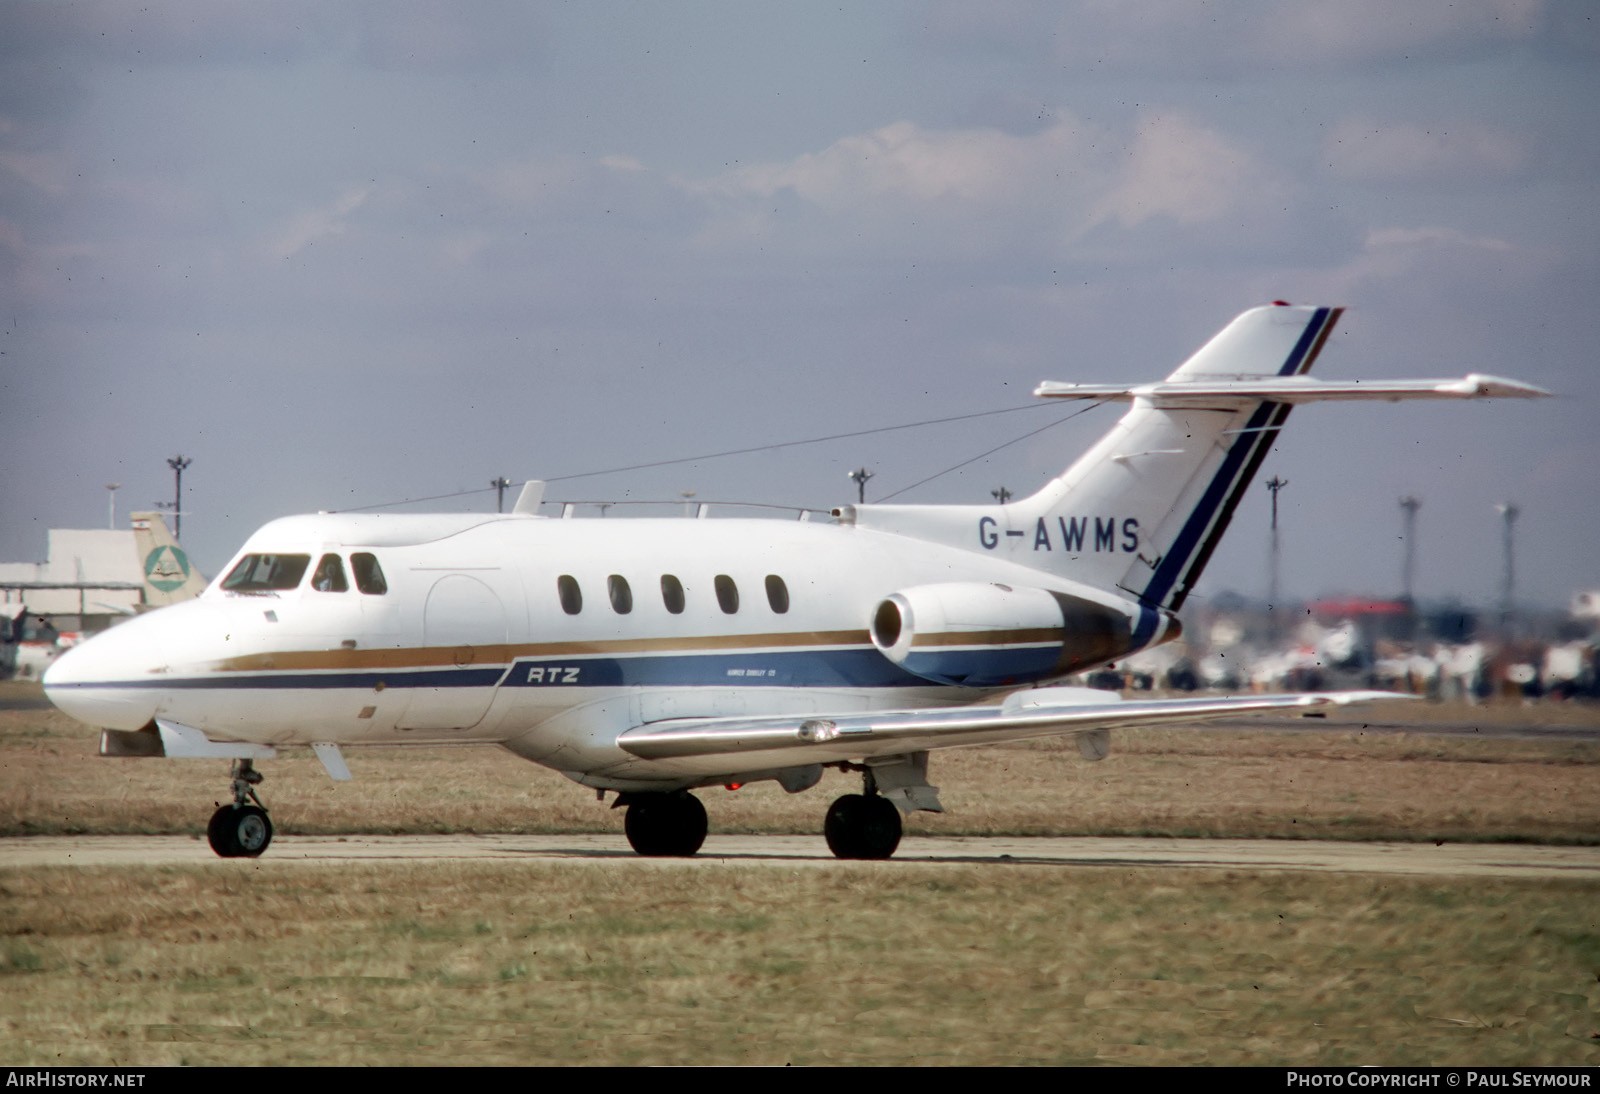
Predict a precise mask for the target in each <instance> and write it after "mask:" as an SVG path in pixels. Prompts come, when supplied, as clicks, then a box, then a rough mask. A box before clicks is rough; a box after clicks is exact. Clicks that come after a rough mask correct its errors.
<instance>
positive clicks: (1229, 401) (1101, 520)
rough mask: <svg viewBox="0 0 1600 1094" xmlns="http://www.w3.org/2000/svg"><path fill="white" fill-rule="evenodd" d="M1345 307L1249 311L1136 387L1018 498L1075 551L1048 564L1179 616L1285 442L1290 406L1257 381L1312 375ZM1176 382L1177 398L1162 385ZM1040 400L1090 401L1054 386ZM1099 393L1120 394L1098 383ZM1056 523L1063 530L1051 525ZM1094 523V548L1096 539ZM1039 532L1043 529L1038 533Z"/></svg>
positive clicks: (1037, 521)
mask: <svg viewBox="0 0 1600 1094" xmlns="http://www.w3.org/2000/svg"><path fill="white" fill-rule="evenodd" d="M1343 312H1344V309H1343V308H1312V307H1288V306H1281V305H1280V306H1272V307H1263V308H1255V309H1253V310H1251V311H1247V312H1245V313H1244V314H1243V315H1241V316H1239V317H1238V318H1237V319H1235V320H1234V321H1233V322H1232V323H1229V324H1228V325H1227V326H1226V327H1224V328H1223V329H1222V331H1221V332H1220V333H1219V334H1217V335H1216V336H1215V337H1214V338H1212V339H1211V340H1210V341H1209V342H1207V343H1206V344H1205V345H1204V346H1202V347H1201V348H1200V349H1199V351H1198V352H1196V353H1195V354H1194V356H1192V357H1190V358H1189V359H1188V360H1187V361H1185V362H1184V363H1183V364H1182V365H1181V366H1179V368H1178V370H1177V371H1176V372H1174V373H1173V374H1172V375H1171V376H1169V377H1167V380H1166V383H1164V384H1161V385H1149V386H1147V388H1146V390H1145V391H1144V392H1142V393H1141V392H1140V391H1139V389H1132V390H1131V392H1130V393H1129V395H1128V396H1127V397H1129V398H1131V401H1132V402H1133V407H1132V409H1131V410H1129V411H1128V413H1127V414H1125V415H1123V417H1122V420H1121V421H1119V422H1118V423H1117V425H1116V428H1114V429H1113V430H1112V431H1111V433H1110V434H1109V435H1107V436H1106V437H1105V438H1104V439H1102V440H1101V441H1100V443H1099V444H1097V445H1096V446H1095V447H1094V448H1092V449H1090V450H1089V451H1088V452H1087V453H1085V454H1084V456H1083V457H1082V458H1081V459H1079V460H1078V461H1077V462H1076V463H1074V464H1073V465H1072V466H1071V467H1070V468H1068V470H1067V471H1066V473H1065V474H1063V475H1061V476H1060V477H1059V478H1057V479H1055V480H1054V481H1053V482H1051V483H1049V484H1048V485H1047V486H1045V488H1044V489H1043V490H1041V491H1039V492H1038V493H1037V494H1035V495H1033V497H1031V498H1028V499H1025V500H1024V501H1023V502H1021V503H1020V504H1021V505H1022V506H1024V507H1026V510H1027V512H1028V514H1029V515H1032V516H1033V517H1034V518H1035V524H1036V525H1040V524H1043V525H1045V527H1046V531H1047V533H1048V532H1050V531H1054V532H1055V533H1056V534H1057V535H1059V536H1060V537H1062V539H1063V540H1064V541H1066V540H1068V539H1071V540H1073V541H1074V542H1070V543H1069V542H1063V547H1067V548H1076V557H1074V551H1073V550H1066V551H1060V552H1057V551H1052V552H1050V553H1051V554H1053V555H1054V556H1055V557H1054V558H1052V559H1050V560H1049V561H1045V560H1043V559H1041V560H1040V562H1039V563H1035V565H1039V564H1040V563H1043V568H1045V569H1050V570H1055V571H1056V572H1058V573H1061V574H1062V575H1063V576H1070V577H1073V578H1075V579H1077V580H1087V581H1089V582H1091V583H1094V584H1099V585H1116V586H1118V587H1119V588H1121V589H1122V590H1123V591H1125V592H1128V593H1131V594H1133V595H1134V596H1136V597H1137V598H1138V599H1139V600H1140V601H1142V602H1143V603H1145V604H1146V605H1148V606H1150V607H1158V608H1165V609H1167V610H1168V611H1177V610H1178V609H1179V608H1181V607H1182V606H1183V602H1184V600H1185V599H1186V598H1187V597H1188V595H1189V590H1190V589H1192V588H1193V587H1194V584H1195V582H1196V581H1198V580H1199V578H1200V573H1201V571H1202V570H1203V569H1204V568H1205V565H1206V563H1207V562H1208V561H1209V560H1210V558H1211V553H1212V551H1214V550H1215V549H1216V546H1217V542H1218V541H1219V540H1220V539H1221V538H1222V533H1223V532H1225V531H1226V530H1227V528H1228V522H1229V521H1230V520H1232V518H1233V512H1234V510H1235V509H1236V508H1237V507H1238V505H1239V501H1240V499H1241V498H1242V497H1243V496H1244V492H1245V490H1246V489H1247V488H1248V487H1249V485H1250V483H1251V481H1252V480H1253V479H1254V478H1255V475H1256V472H1257V470H1259V469H1260V467H1261V462H1262V460H1264V459H1265V458H1266V455H1267V453H1268V452H1269V451H1270V450H1271V448H1272V445H1273V444H1274V442H1276V441H1277V439H1278V430H1279V429H1281V428H1282V427H1283V423H1284V421H1285V420H1287V418H1288V417H1289V411H1290V409H1291V405H1292V404H1291V403H1289V402H1280V401H1276V400H1272V399H1264V398H1261V392H1260V388H1261V386H1262V385H1260V384H1259V383H1258V382H1259V381H1267V384H1266V386H1268V387H1270V386H1272V384H1273V381H1276V380H1280V379H1283V378H1290V377H1298V376H1304V375H1305V373H1307V372H1308V371H1309V370H1310V368H1311V366H1312V365H1313V364H1314V363H1315V362H1316V359H1317V356H1318V354H1320V353H1321V352H1322V347H1323V346H1324V345H1326V343H1327V340H1328V336H1329V335H1330V334H1331V333H1332V332H1333V328H1334V325H1335V324H1336V323H1337V322H1338V321H1339V317H1340V315H1342V314H1343ZM1166 388H1178V391H1177V392H1175V393H1171V394H1166V393H1164V392H1162V390H1161V389H1166ZM1039 394H1041V395H1047V396H1053V397H1057V398H1072V397H1075V396H1076V397H1079V398H1082V397H1085V393H1084V392H1082V391H1081V390H1079V389H1073V390H1067V389H1063V388H1062V387H1059V386H1054V385H1046V386H1044V387H1042V388H1041V389H1040V391H1039ZM1088 397H1093V398H1102V399H1105V398H1121V397H1124V396H1123V394H1122V392H1121V391H1119V390H1117V389H1109V390H1107V389H1100V390H1099V391H1098V392H1097V393H1096V394H1094V395H1092V396H1088ZM1052 525H1053V528H1052V527H1051V526H1052ZM1091 525H1093V531H1094V539H1093V544H1092V548H1091V545H1090V541H1089V533H1090V526H1091ZM1035 531H1036V532H1037V528H1036V529H1035Z"/></svg>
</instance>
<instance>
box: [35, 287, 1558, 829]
mask: <svg viewBox="0 0 1600 1094" xmlns="http://www.w3.org/2000/svg"><path fill="white" fill-rule="evenodd" d="M1340 311H1341V309H1338V308H1326V307H1291V306H1288V305H1282V304H1279V305H1273V306H1270V307H1262V308H1256V309H1254V310H1252V311H1248V312H1246V313H1245V314H1243V315H1241V316H1240V317H1239V318H1237V319H1235V320H1234V321H1233V322H1232V323H1230V324H1229V325H1228V326H1227V327H1226V328H1225V329H1224V330H1223V331H1222V332H1221V333H1220V334H1218V335H1217V336H1216V337H1214V338H1212V339H1211V341H1210V342H1208V343H1207V344H1206V345H1205V346H1204V347H1202V348H1201V349H1200V351H1199V352H1198V353H1196V354H1195V355H1194V356H1193V357H1191V358H1189V360H1188V361H1187V362H1185V363H1184V364H1183V366H1182V367H1180V368H1179V369H1178V370H1177V371H1176V372H1174V373H1173V374H1172V375H1171V376H1169V377H1168V378H1167V379H1166V380H1164V381H1161V382H1157V383H1149V384H1142V385H1137V386H1131V387H1118V386H1095V385H1080V384H1062V383H1046V384H1044V385H1042V386H1041V387H1040V388H1039V389H1038V391H1037V392H1036V394H1038V395H1040V396H1043V397H1045V398H1053V399H1089V400H1100V401H1117V402H1127V403H1131V404H1132V405H1131V408H1130V409H1129V410H1128V411H1127V412H1126V413H1125V414H1124V415H1123V417H1122V418H1121V419H1120V420H1119V421H1118V422H1117V423H1116V425H1115V426H1114V427H1113V428H1112V429H1111V431H1110V432H1109V433H1107V434H1106V436H1105V437H1104V438H1102V439H1101V440H1100V442H1099V443H1098V444H1096V445H1095V446H1094V447H1093V448H1092V449H1090V450H1089V452H1088V453H1087V454H1086V455H1084V456H1083V457H1082V458H1080V459H1079V460H1078V461H1077V462H1076V463H1074V464H1073V465H1072V466H1071V467H1069V468H1068V469H1067V470H1066V471H1065V472H1064V473H1062V474H1061V475H1060V476H1058V477H1057V478H1055V479H1053V480H1052V481H1051V482H1050V483H1048V484H1047V485H1046V486H1045V487H1044V488H1043V489H1042V490H1040V491H1039V492H1038V493H1036V494H1034V495H1033V496H1032V497H1029V498H1025V499H1023V500H1020V501H1013V502H1011V503H1010V504H995V505H975V506H969V505H939V506H933V505H892V506H891V505H854V506H851V505H846V506H842V507H840V508H839V509H837V510H835V511H834V513H833V518H834V519H833V520H832V522H821V521H819V522H815V523H812V522H806V521H795V522H788V521H776V520H716V521H708V520H683V519H664V520H627V521H617V520H560V519H546V518H541V517H539V516H537V515H536V510H537V509H538V506H539V503H540V500H541V498H542V491H543V484H542V483H538V482H531V483H529V484H528V486H527V487H525V489H524V492H523V496H522V497H521V498H520V499H519V502H518V504H517V507H516V510H515V511H514V512H512V513H510V514H506V515H503V516H502V515H469V514H446V515H435V516H405V515H383V516H374V515H350V514H325V515H317V516H298V517H287V518H284V519H281V520H276V521H273V522H272V523H270V524H268V525H266V526H265V527H264V528H262V529H261V530H260V531H258V532H257V533H256V534H255V535H253V536H251V537H250V539H249V541H248V542H246V543H245V545H244V547H243V548H242V549H241V550H240V552H239V554H238V556H237V557H236V558H235V559H234V561H233V562H232V563H231V564H230V565H229V566H228V567H227V568H226V569H225V570H224V571H223V576H222V577H220V578H219V579H217V580H216V581H214V582H213V583H212V584H211V585H210V587H208V588H207V589H206V591H205V592H204V593H203V594H202V595H201V596H200V597H199V598H198V599H196V600H192V601H189V602H186V603H182V604H177V605H174V606H172V607H169V608H163V609H161V610H160V611H157V612H152V613H150V614H148V615H144V616H141V617H139V618H137V619H132V620H130V621H128V622H126V623H124V624H122V625H120V626H118V627H115V628H112V629H111V630H110V631H107V632H106V633H105V634H102V635H100V636H98V637H96V638H94V639H92V640H90V641H88V642H86V643H84V644H83V645H81V646H79V647H77V648H75V649H73V650H71V651H70V652H68V653H67V654H65V655H64V656H62V657H61V658H60V659H59V660H57V661H56V662H55V664H54V665H53V666H51V668H50V670H49V672H48V673H47V674H46V676H45V680H44V684H45V689H46V692H47V693H48V695H49V697H50V700H51V701H52V702H53V703H55V704H56V706H58V707H60V708H61V709H62V710H63V711H65V712H66V713H67V714H69V715H71V716H73V717H74V718H77V719H79V720H81V721H84V722H87V723H90V724H92V725H96V726H101V727H107V728H106V729H105V732H104V733H103V734H102V737H101V749H100V750H101V754H102V755H107V756H169V757H218V758H225V759H231V760H232V761H233V801H232V802H231V803H229V804H225V805H223V806H222V807H221V808H220V809H218V810H217V812H216V814H215V816H213V817H212V819H211V823H210V828H209V836H210V841H211V845H212V847H213V848H214V849H215V850H216V852H217V853H218V854H219V855H224V856H230V857H231V856H251V855H259V854H260V853H261V852H262V851H264V850H265V849H266V847H267V845H268V843H269V842H270V841H271V838H272V825H271V822H270V820H269V819H268V816H267V813H266V810H265V808H264V807H263V806H262V805H261V802H260V799H259V798H258V797H257V795H256V792H255V786H256V785H257V784H259V783H260V781H261V774H260V772H259V771H257V770H256V768H255V762H256V761H258V760H262V759H267V758H270V757H272V756H273V755H274V754H275V750H276V749H277V748H279V747H283V746H286V745H310V746H311V748H312V749H314V750H315V752H316V754H317V756H318V757H319V758H320V759H321V760H322V762H323V765H324V766H325V768H326V769H327V771H328V773H329V774H330V775H332V776H333V777H334V778H349V769H348V768H347V767H346V765H345V763H344V760H343V756H342V753H341V751H340V750H341V748H342V747H343V746H347V745H350V746H354V745H369V744H385V745H393V744H438V743H441V742H450V743H460V742H479V743H483V744H496V745H499V746H501V747H503V748H506V749H509V750H510V751H511V752H514V753H515V754H517V755H518V756H521V757H524V758H526V759H529V760H532V761H534V762H535V763H539V764H542V765H544V766H546V767H549V768H553V769H555V770H556V771H559V772H561V773H562V774H563V775H566V776H567V777H568V778H570V779H573V780H575V781H577V782H579V783H581V784H583V785H584V786H587V787H591V788H593V789H595V790H596V791H597V792H598V796H600V797H601V798H603V797H604V795H605V792H607V791H611V792H614V793H615V794H616V795H617V797H616V798H615V805H620V806H623V807H625V808H626V810H627V813H626V817H625V824H624V827H625V829H626V832H627V836H628V840H629V842H630V843H631V844H632V845H633V847H634V849H635V850H636V851H638V852H639V853H641V854H644V855H692V854H694V853H695V852H696V851H697V850H698V849H699V848H700V846H701V843H702V842H703V840H704V839H705V835H706V811H705V808H704V806H702V805H701V804H700V802H699V801H698V800H697V799H696V798H695V797H694V795H693V794H692V793H690V791H692V790H694V789H695V788H697V787H708V786H735V785H739V784H744V783H751V782H756V781H758V780H774V781H776V782H778V783H779V784H780V785H781V786H782V787H783V788H784V789H785V790H788V791H790V792H792V793H793V792H799V791H802V790H806V789H808V788H810V787H812V786H814V785H816V784H817V782H818V781H819V780H820V779H821V777H822V773H823V769H824V768H825V767H836V768H840V769H844V770H848V771H855V772H859V773H860V774H861V777H862V783H863V792H862V793H861V794H847V795H845V796H843V797H840V798H839V799H837V800H836V801H834V802H833V804H832V806H831V808H829V810H828V813H827V818H826V821H825V824H824V831H825V835H826V838H827V841H828V846H829V847H830V848H831V849H832V850H833V852H834V853H835V854H836V855H838V856H840V857H842V858H867V859H877V858H886V857H888V856H889V855H891V854H893V852H894V850H895V847H896V846H897V845H898V843H899V840H900V830H901V822H900V814H901V812H910V811H913V810H918V809H924V810H932V811H938V810H939V809H940V805H939V799H938V793H937V788H936V787H934V786H932V785H930V784H929V782H928V754H929V752H930V751H931V750H933V749H937V748H948V747H953V746H958V745H978V744H987V743H991V742H997V741H1014V740H1021V739H1026V738H1033V737H1042V736H1047V735H1057V734H1074V735H1076V736H1077V738H1078V742H1079V744H1080V747H1081V749H1082V751H1083V754H1084V755H1085V756H1086V757H1087V758H1090V759H1098V758H1100V757H1102V756H1104V755H1105V753H1106V751H1107V749H1108V747H1109V731H1110V730H1111V729H1114V728H1118V727H1125V726H1149V725H1167V724H1174V723H1180V724H1181V723H1194V722H1200V721H1205V720H1209V719H1218V718H1233V717H1236V716H1239V715H1242V714H1251V713H1257V712H1263V711H1302V712H1307V711H1314V710H1316V709H1317V708H1319V707H1323V706H1325V705H1327V704H1335V703H1344V702H1351V701H1355V700H1359V699H1364V698H1365V699H1370V698H1373V697H1375V696H1376V695H1377V694H1380V693H1372V692H1345V693H1339V694H1308V695H1270V696H1235V697H1216V698H1195V699H1153V700H1145V701H1120V700H1119V699H1118V698H1117V697H1116V696H1114V695H1108V694H1107V693H1105V692H1095V691H1089V690H1087V689H1080V688H1070V687H1055V686H1050V685H1051V683H1052V681H1057V680H1059V679H1060V678H1062V677H1064V676H1066V675H1068V674H1070V673H1075V672H1080V671H1082V670H1084V669H1088V668H1092V667H1094V666H1096V665H1102V664H1105V663H1107V662H1110V661H1113V660H1115V659H1117V658H1121V657H1124V656H1126V655H1128V654H1130V653H1132V652H1134V651H1136V650H1140V649H1144V648H1146V647H1149V646H1154V645H1157V644H1159V643H1162V642H1167V641H1170V640H1171V639H1173V638H1175V637H1177V635H1178V633H1179V630H1180V628H1179V624H1178V620H1177V618H1176V616H1175V614H1174V613H1176V612H1177V611H1178V609H1179V608H1180V607H1181V606H1182V604H1183V602H1184V598H1185V597H1186V596H1187V595H1188V594H1189V591H1190V589H1191V588H1193V586H1194V583H1195V581H1196V580H1197V579H1198V578H1199V576H1200V572H1201V570H1202V568H1203V567H1204V566H1205V564H1206V560H1207V559H1208V558H1209V557H1210V556H1211V552H1212V550H1213V549H1214V548H1215V547H1216V545H1217V541H1218V539H1219V537H1220V536H1221V535H1222V533H1223V531H1224V529H1225V528H1226V527H1227V524H1228V521H1229V518H1230V517H1231V516H1232V514H1233V511H1234V508H1235V507H1236V506H1237V505H1238V502H1239V499H1240V497H1241V496H1242V495H1243V493H1244V491H1245V489H1246V488H1247V486H1248V484H1249V483H1250V481H1251V479H1252V477H1253V476H1254V474H1255V473H1256V470H1257V469H1258V468H1259V466H1260V464H1261V461H1262V459H1263V458H1264V457H1265V456H1266V453H1267V451H1268V450H1269V449H1270V448H1271V447H1272V444H1273V442H1274V440H1275V439H1276V438H1277V435H1278V430H1279V428H1280V427H1281V426H1282V425H1283V423H1284V419H1285V418H1287V417H1288V414H1289V411H1290V409H1291V408H1292V407H1293V406H1295V405H1296V404H1298V403H1305V402H1312V401H1315V400H1322V399H1387V400H1395V399H1417V398H1475V397H1483V396H1536V395H1544V394H1547V393H1546V392H1543V391H1541V390H1540V389H1538V388H1534V387H1531V386H1529V385H1525V384H1521V383H1516V382H1514V381H1509V380H1503V379H1499V378H1496V377H1490V376H1479V375H1471V376H1467V377H1465V378H1462V379H1459V380H1399V381H1378V382H1351V381H1344V382H1336V381H1327V382H1324V381H1315V380H1312V379H1310V378H1308V377H1307V376H1306V372H1307V370H1308V369H1309V368H1310V367H1311V364H1312V362H1313V361H1315V360H1316V358H1317V355H1318V353H1319V352H1320V351H1321V349H1322V347H1323V345H1324V344H1325V343H1326V341H1327V339H1328V335H1329V332H1330V331H1331V330H1332V329H1333V326H1334V324H1335V322H1337V320H1338V318H1339V315H1340Z"/></svg>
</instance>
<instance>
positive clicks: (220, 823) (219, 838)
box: [206, 805, 238, 858]
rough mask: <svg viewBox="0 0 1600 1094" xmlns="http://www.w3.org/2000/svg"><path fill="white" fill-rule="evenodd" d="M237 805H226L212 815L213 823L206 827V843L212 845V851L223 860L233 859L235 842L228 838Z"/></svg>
mask: <svg viewBox="0 0 1600 1094" xmlns="http://www.w3.org/2000/svg"><path fill="white" fill-rule="evenodd" d="M237 808H238V806H235V805H224V806H223V807H222V808H220V809H218V810H217V811H216V812H215V813H213V814H211V822H210V823H209V824H207V825H206V842H207V843H209V844H211V849H212V850H213V851H215V852H216V853H217V854H218V855H220V856H222V857H223V858H233V856H234V850H233V842H232V841H231V840H230V839H229V838H228V824H229V822H231V821H232V820H233V811H234V810H235V809H237Z"/></svg>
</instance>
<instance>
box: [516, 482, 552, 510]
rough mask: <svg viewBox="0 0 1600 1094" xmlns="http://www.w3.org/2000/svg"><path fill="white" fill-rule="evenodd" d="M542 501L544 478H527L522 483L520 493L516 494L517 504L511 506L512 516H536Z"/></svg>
mask: <svg viewBox="0 0 1600 1094" xmlns="http://www.w3.org/2000/svg"><path fill="white" fill-rule="evenodd" d="M543 502H544V480H543V479H529V480H528V481H527V482H525V483H523V484H522V493H521V494H518V495H517V504H515V505H513V506H512V507H511V513H512V515H513V516H523V517H536V516H538V515H539V506H540V505H541V504H542V503H543Z"/></svg>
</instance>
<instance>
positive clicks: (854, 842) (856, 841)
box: [822, 768, 900, 859]
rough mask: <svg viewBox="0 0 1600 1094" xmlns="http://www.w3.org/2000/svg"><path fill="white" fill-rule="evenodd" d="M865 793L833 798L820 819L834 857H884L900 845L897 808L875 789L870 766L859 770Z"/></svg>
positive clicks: (898, 811)
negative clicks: (824, 814)
mask: <svg viewBox="0 0 1600 1094" xmlns="http://www.w3.org/2000/svg"><path fill="white" fill-rule="evenodd" d="M861 781H862V784H863V785H862V789H863V790H864V791H865V793H861V794H846V795H844V796H843V797H840V798H835V799H834V802H833V804H832V805H830V806H829V807H828V817H827V819H826V820H825V821H823V823H822V834H823V836H824V837H825V838H826V839H827V841H828V850H830V851H832V852H833V854H834V857H836V858H850V859H885V858H888V857H889V856H890V855H892V854H894V850H895V848H896V847H899V846H900V810H898V809H896V808H895V805H894V802H892V801H890V800H889V799H888V798H885V797H883V796H882V795H880V794H879V793H878V786H877V782H876V780H874V779H873V777H872V769H871V768H866V769H864V770H862V772H861Z"/></svg>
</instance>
